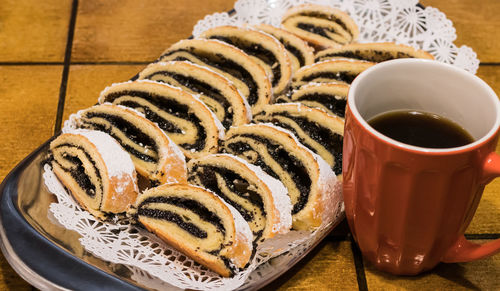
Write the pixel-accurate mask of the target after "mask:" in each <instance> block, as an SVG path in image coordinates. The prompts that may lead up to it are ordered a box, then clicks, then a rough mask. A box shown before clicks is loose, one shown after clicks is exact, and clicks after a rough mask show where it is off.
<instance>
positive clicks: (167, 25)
mask: <svg viewBox="0 0 500 291" xmlns="http://www.w3.org/2000/svg"><path fill="white" fill-rule="evenodd" d="M232 8H233V2H232V1H227V0H212V1H209V2H206V3H204V2H203V1H199V0H187V1H177V0H168V1H165V0H141V1H135V0H111V1H100V0H89V1H81V2H80V6H79V9H78V15H77V22H76V30H75V40H74V44H73V57H72V60H73V61H76V62H79V61H81V62H83V61H94V62H101V61H153V60H155V59H156V58H158V57H159V56H160V54H161V53H162V52H163V51H164V50H165V49H166V48H168V47H169V46H170V45H171V44H172V43H174V42H177V41H179V40H181V39H184V38H188V37H189V36H190V35H191V31H192V28H193V26H194V25H195V24H196V22H197V21H198V20H199V19H202V18H203V17H204V16H205V15H207V14H211V13H214V12H225V11H228V10H230V9H232Z"/></svg>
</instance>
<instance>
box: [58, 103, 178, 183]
mask: <svg viewBox="0 0 500 291" xmlns="http://www.w3.org/2000/svg"><path fill="white" fill-rule="evenodd" d="M74 128H84V129H92V130H99V131H103V132H105V133H107V134H109V135H110V136H111V137H113V138H114V139H115V140H116V141H117V142H118V143H119V144H120V145H121V146H122V148H123V149H125V151H127V152H128V153H129V154H130V157H131V158H132V161H133V162H134V165H135V169H136V170H137V172H138V173H139V174H140V175H142V176H143V177H146V178H148V179H149V180H150V181H151V183H152V184H153V185H160V184H164V183H174V182H175V183H186V182H187V173H186V162H185V158H184V154H183V153H182V151H181V150H180V149H179V147H177V145H176V144H175V143H174V142H173V141H171V140H170V138H169V137H168V136H167V135H166V134H165V132H164V131H163V130H161V129H160V128H159V127H158V125H157V124H155V123H153V122H151V121H149V120H148V119H146V118H145V117H144V115H143V114H141V113H139V112H137V111H136V110H133V109H131V108H127V107H123V106H120V105H112V104H102V105H96V106H93V107H90V108H88V109H84V110H81V111H79V112H78V113H76V114H73V115H71V116H70V118H69V120H68V121H67V122H66V123H65V128H64V129H63V132H64V131H67V130H71V129H74Z"/></svg>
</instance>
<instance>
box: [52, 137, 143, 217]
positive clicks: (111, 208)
mask: <svg viewBox="0 0 500 291" xmlns="http://www.w3.org/2000/svg"><path fill="white" fill-rule="evenodd" d="M76 132H77V131H75V133H64V134H61V135H60V136H58V137H57V138H56V139H55V140H53V141H52V142H51V143H50V155H52V162H51V164H52V169H53V171H54V174H55V175H56V176H57V178H58V179H59V180H60V181H61V183H62V184H63V185H64V186H65V187H66V188H67V189H68V190H69V191H70V192H71V194H72V196H73V197H74V198H75V200H77V202H78V204H79V205H80V206H82V207H83V208H85V209H86V210H88V211H89V212H90V213H91V214H93V215H94V216H96V217H97V218H100V219H105V218H106V213H121V212H125V211H127V210H128V208H129V206H130V205H133V204H134V203H135V200H136V198H137V184H136V172H135V170H134V168H133V164H132V161H131V160H130V157H129V156H128V154H127V153H126V152H125V151H123V149H122V148H121V147H120V146H119V145H118V144H117V143H116V142H115V141H114V140H113V139H112V138H111V137H110V136H107V135H106V134H104V133H100V132H99V138H101V139H102V138H104V137H105V138H108V139H109V140H110V141H108V142H111V143H114V147H113V148H112V149H111V150H114V151H119V152H120V155H119V157H120V158H123V159H125V161H123V162H126V163H127V164H130V166H131V167H123V168H120V169H114V170H113V171H115V170H118V171H123V173H121V174H118V175H117V174H113V175H111V173H110V169H109V166H110V165H107V164H106V163H105V159H103V157H102V155H101V154H102V153H101V151H100V150H99V147H98V146H96V143H98V142H99V140H91V139H89V138H88V136H83V135H82V134H78V133H76ZM68 156H71V160H67V159H66V157H68ZM76 159H78V160H79V162H77V163H78V164H80V165H81V167H82V169H80V168H76V169H78V170H77V171H78V172H79V174H80V175H85V176H87V177H88V180H89V182H90V183H92V182H93V183H92V185H94V190H93V192H90V193H93V196H91V195H89V192H88V189H85V188H83V187H82V186H81V185H80V184H79V183H78V181H77V180H76V179H75V178H74V177H73V175H72V174H71V173H70V172H69V170H68V168H71V169H73V170H75V167H77V165H78V164H75V163H74V162H73V161H75V160H76ZM126 159H128V161H127V160H126ZM94 168H95V169H97V171H98V172H96V171H95V170H94ZM127 169H128V170H127ZM98 182H100V183H101V184H98Z"/></svg>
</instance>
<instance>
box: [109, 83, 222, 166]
mask: <svg viewBox="0 0 500 291" xmlns="http://www.w3.org/2000/svg"><path fill="white" fill-rule="evenodd" d="M105 102H109V103H113V104H115V105H123V106H126V107H130V108H133V109H136V110H137V111H139V112H141V113H143V114H144V116H145V117H146V118H147V119H149V120H150V121H152V122H154V123H156V124H158V126H159V127H160V128H161V129H162V130H164V131H165V133H166V134H167V135H168V136H169V137H170V138H171V139H172V140H173V141H174V142H175V143H176V144H177V145H178V146H180V147H181V150H182V151H183V153H184V155H185V156H186V157H188V158H193V157H199V156H202V155H205V154H208V153H215V152H217V150H218V143H219V140H221V139H222V138H223V137H224V127H223V126H222V124H221V123H220V121H219V120H218V119H217V117H215V115H214V114H213V112H212V111H210V109H208V107H207V106H206V105H205V104H204V103H203V102H201V101H200V99H198V98H197V97H196V96H194V95H192V94H189V93H187V92H184V91H183V90H182V89H180V88H177V87H173V86H170V85H167V84H163V83H159V82H154V81H150V80H137V81H131V82H125V83H118V84H113V85H112V86H110V87H107V88H106V89H104V91H102V93H101V96H100V97H99V103H101V104H102V103H105Z"/></svg>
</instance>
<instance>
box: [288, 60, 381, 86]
mask: <svg viewBox="0 0 500 291" xmlns="http://www.w3.org/2000/svg"><path fill="white" fill-rule="evenodd" d="M373 65H375V63H370V62H365V61H349V60H331V61H324V62H319V63H314V64H312V65H310V66H306V67H302V68H301V69H300V70H298V71H297V73H296V74H295V76H294V77H293V81H292V87H293V88H294V89H297V88H299V87H300V86H302V85H305V84H308V83H342V84H347V85H349V84H351V83H352V81H353V80H354V78H356V76H358V75H359V74H360V73H361V72H363V71H364V70H366V69H368V68H369V67H371V66H373Z"/></svg>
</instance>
